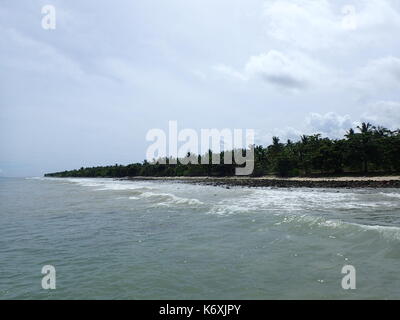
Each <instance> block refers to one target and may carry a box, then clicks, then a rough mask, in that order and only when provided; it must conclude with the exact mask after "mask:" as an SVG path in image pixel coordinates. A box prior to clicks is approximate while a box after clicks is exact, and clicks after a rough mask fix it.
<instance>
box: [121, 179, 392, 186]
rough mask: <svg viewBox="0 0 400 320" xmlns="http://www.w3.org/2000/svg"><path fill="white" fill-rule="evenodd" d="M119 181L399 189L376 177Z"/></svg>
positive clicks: (390, 180) (390, 182)
mask: <svg viewBox="0 0 400 320" xmlns="http://www.w3.org/2000/svg"><path fill="white" fill-rule="evenodd" d="M120 179H121V180H137V181H176V182H182V183H190V184H202V185H213V186H225V187H229V186H242V187H275V188H346V189H350V188H400V176H376V177H362V176H359V177H326V178H325V177H319V178H308V177H304V178H302V177H293V178H279V177H269V176H268V177H254V178H249V177H125V178H120Z"/></svg>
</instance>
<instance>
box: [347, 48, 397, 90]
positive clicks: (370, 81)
mask: <svg viewBox="0 0 400 320" xmlns="http://www.w3.org/2000/svg"><path fill="white" fill-rule="evenodd" d="M351 82H352V85H354V86H355V87H356V88H357V89H360V90H363V91H366V92H370V93H372V92H375V93H376V92H378V93H380V92H382V90H385V91H388V90H389V91H390V90H393V89H398V88H399V87H400V59H399V58H397V57H393V56H388V57H383V58H379V59H374V60H371V61H369V62H368V63H367V64H366V66H364V67H362V68H361V69H359V70H358V72H357V73H356V74H355V76H354V78H353V79H352V80H351Z"/></svg>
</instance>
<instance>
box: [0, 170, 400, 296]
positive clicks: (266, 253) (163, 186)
mask: <svg viewBox="0 0 400 320" xmlns="http://www.w3.org/2000/svg"><path fill="white" fill-rule="evenodd" d="M47 264H50V265H53V266H54V267H55V269H56V285H57V286H56V289H55V290H44V289H42V287H41V280H42V277H43V275H42V274H41V269H42V266H44V265H47ZM348 264H350V265H353V266H354V267H355V268H356V284H357V289H355V290H343V289H342V287H341V280H342V277H343V276H344V275H343V274H341V269H342V267H343V266H344V265H348ZM399 270H400V192H399V190H395V189H385V190H383V189H382V190H379V189H375V190H373V189H364V190H356V189H355V190H344V189H329V190H328V189H327V190H324V189H270V188H257V189H251V188H240V187H238V188H230V189H226V188H223V187H213V186H198V185H189V184H182V183H171V182H129V181H114V180H112V179H50V178H48V179H47V178H32V179H24V178H20V179H8V178H7V179H5V178H0V299H358V298H367V299H372V298H375V299H399V298H400V275H399Z"/></svg>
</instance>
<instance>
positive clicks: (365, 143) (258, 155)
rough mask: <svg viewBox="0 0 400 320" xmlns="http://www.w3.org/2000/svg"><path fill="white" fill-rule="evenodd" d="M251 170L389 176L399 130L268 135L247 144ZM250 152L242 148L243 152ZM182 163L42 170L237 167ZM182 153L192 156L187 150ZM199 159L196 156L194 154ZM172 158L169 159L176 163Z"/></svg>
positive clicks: (192, 172) (207, 170)
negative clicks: (267, 141)
mask: <svg viewBox="0 0 400 320" xmlns="http://www.w3.org/2000/svg"><path fill="white" fill-rule="evenodd" d="M252 148H253V150H254V170H253V173H252V176H264V175H272V174H273V175H278V176H281V177H292V176H310V175H346V174H378V175H379V174H381V175H383V174H391V173H399V172H400V129H397V130H394V131H392V130H389V129H387V128H385V127H382V126H373V125H371V124H370V123H362V124H361V125H360V126H357V127H356V128H355V129H353V128H352V129H350V130H348V131H347V133H346V134H345V136H344V137H343V138H342V139H330V138H327V137H325V138H323V137H322V136H321V134H313V135H302V136H301V137H300V140H299V141H296V142H294V141H291V140H287V141H286V142H285V143H284V142H281V141H280V139H279V138H278V137H273V138H272V144H271V145H269V146H267V147H263V146H262V145H255V146H252ZM246 151H249V150H245V149H243V150H242V152H243V153H244V152H246ZM212 155H213V154H212V152H211V151H209V154H208V156H209V163H208V164H207V163H206V164H203V165H199V164H193V163H188V164H183V163H182V162H183V161H180V159H177V161H175V162H176V164H172V163H173V161H171V159H165V160H166V161H165V164H161V163H155V162H154V163H153V162H152V163H150V162H148V161H146V160H145V161H143V162H142V163H133V164H129V165H118V164H115V165H113V166H100V167H92V168H80V169H77V170H71V171H63V172H55V173H48V174H45V176H46V177H134V176H147V177H175V176H219V177H225V176H234V175H235V168H236V167H237V166H238V165H237V164H236V163H235V161H234V160H233V162H232V164H224V161H223V157H224V153H223V152H221V153H220V154H219V156H220V159H221V164H212V163H211V159H212ZM187 156H191V157H193V155H190V154H188V155H187ZM197 157H198V163H200V158H201V156H200V155H198V156H197ZM175 162H174V163H175Z"/></svg>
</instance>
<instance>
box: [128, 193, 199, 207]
mask: <svg viewBox="0 0 400 320" xmlns="http://www.w3.org/2000/svg"><path fill="white" fill-rule="evenodd" d="M129 198H130V199H132V200H138V199H151V201H152V202H153V205H154V206H171V205H190V206H197V205H202V204H203V202H201V201H200V200H198V199H190V198H183V197H178V196H176V195H174V194H171V193H156V192H143V193H141V194H139V195H137V196H131V197H129Z"/></svg>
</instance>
